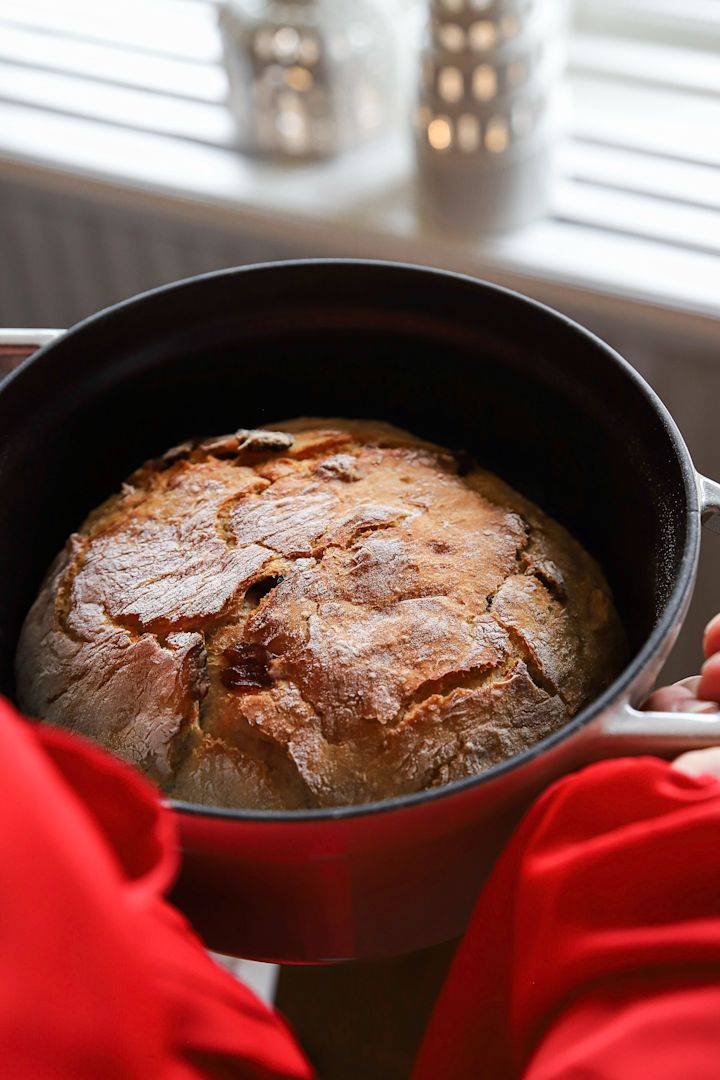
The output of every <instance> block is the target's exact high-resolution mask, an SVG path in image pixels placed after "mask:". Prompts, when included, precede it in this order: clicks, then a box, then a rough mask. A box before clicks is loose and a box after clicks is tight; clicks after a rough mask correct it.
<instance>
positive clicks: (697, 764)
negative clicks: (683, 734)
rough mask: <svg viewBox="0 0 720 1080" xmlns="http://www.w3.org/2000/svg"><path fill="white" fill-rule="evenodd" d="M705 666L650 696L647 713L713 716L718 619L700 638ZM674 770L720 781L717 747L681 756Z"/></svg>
mask: <svg viewBox="0 0 720 1080" xmlns="http://www.w3.org/2000/svg"><path fill="white" fill-rule="evenodd" d="M703 651H704V653H705V657H706V659H705V663H704V664H703V666H702V669H701V671H700V674H699V675H694V676H692V678H690V679H681V681H680V682H677V683H674V684H673V685H672V686H664V687H662V689H660V690H656V691H655V693H654V694H651V695H650V697H649V698H648V700H647V701H646V703H645V708H646V709H657V710H658V711H660V712H697V713H706V712H715V711H716V710H717V709H718V708H720V705H718V702H720V615H716V616H715V618H714V619H712V620H711V621H710V622H709V623H708V625H707V626H706V628H705V635H704V637H703ZM673 768H674V769H678V770H679V771H680V772H684V773H687V774H688V775H689V776H715V777H717V778H718V779H720V746H713V747H710V749H708V750H692V751H690V752H689V753H687V754H681V755H680V757H679V758H677V759H676V760H675V761H674V762H673Z"/></svg>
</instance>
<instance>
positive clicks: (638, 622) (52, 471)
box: [0, 263, 689, 693]
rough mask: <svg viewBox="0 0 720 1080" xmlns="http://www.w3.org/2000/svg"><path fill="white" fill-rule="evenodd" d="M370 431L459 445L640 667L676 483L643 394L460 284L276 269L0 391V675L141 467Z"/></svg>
mask: <svg viewBox="0 0 720 1080" xmlns="http://www.w3.org/2000/svg"><path fill="white" fill-rule="evenodd" d="M302 414H306V415H316V416H333V415H335V416H356V417H372V418H382V419H385V420H389V421H392V422H394V423H396V424H399V425H401V426H403V427H406V428H408V429H410V430H411V431H413V432H416V433H418V434H420V435H423V436H425V437H427V438H430V439H433V440H436V441H437V442H439V443H443V444H445V445H447V446H450V447H453V448H466V449H468V450H470V451H472V452H473V453H474V455H475V456H476V457H477V459H478V460H479V461H480V462H481V463H482V464H483V465H485V466H486V467H487V468H489V469H491V470H494V471H495V472H497V473H499V474H500V475H501V476H502V477H503V478H504V479H506V480H507V481H508V482H509V483H510V484H512V485H513V486H515V487H516V488H518V489H519V490H520V491H522V492H523V493H524V494H526V495H527V496H529V497H530V498H531V499H533V500H535V501H536V502H537V503H539V504H540V505H541V506H542V507H544V509H545V510H547V511H548V512H549V513H550V514H552V515H553V516H555V517H556V518H558V519H559V520H560V521H562V522H563V523H564V524H565V525H566V526H567V527H568V528H569V529H570V530H571V531H572V532H573V533H575V535H576V536H577V537H578V538H579V539H580V540H581V541H582V542H583V543H584V544H585V545H586V546H587V548H589V550H590V551H591V552H593V554H594V555H595V556H596V557H597V558H598V559H599V560H600V562H601V564H602V565H603V567H604V569H605V571H606V573H607V575H608V577H609V579H610V582H611V584H612V587H613V589H614V592H615V596H616V601H617V604H618V607H619V609H620V612H621V615H622V617H623V619H624V622H625V626H626V629H627V633H628V637H629V639H630V642H631V645H632V647H633V651H636V650H637V649H638V648H639V647H640V646H641V645H642V644H643V642H644V641H645V640H646V639H647V637H648V635H649V634H650V632H651V630H652V629H653V627H654V626H655V624H656V622H657V620H658V618H659V617H660V616H661V615H662V612H663V610H664V608H665V606H666V602H667V600H668V598H669V596H670V593H671V590H672V588H673V586H674V585H675V584H676V582H677V580H678V575H679V574H680V571H681V564H682V558H683V552H684V551H685V548H686V544H687V528H688V525H687V521H688V517H687V502H688V500H687V490H688V488H687V484H688V469H689V465H688V463H687V461H686V460H684V456H683V450H682V447H681V446H680V444H679V443H678V442H677V439H676V435H675V434H674V428H673V427H672V425H671V424H670V423H669V421H668V419H667V416H666V414H665V413H664V411H663V410H662V407H660V406H659V404H658V403H657V401H656V400H655V399H654V398H653V396H652V395H651V394H650V393H649V391H648V389H647V387H645V386H644V384H642V383H641V381H640V380H639V379H637V377H636V376H634V374H633V373H632V372H631V371H630V369H629V368H628V367H627V366H626V365H624V364H623V363H622V362H621V361H619V360H618V358H617V357H615V356H614V354H612V353H611V351H610V350H609V349H607V348H606V347H605V346H603V345H602V344H601V343H600V342H599V341H597V340H596V339H594V338H592V337H591V336H590V335H588V334H586V333H584V332H582V331H581V330H580V329H579V328H578V327H576V326H575V325H574V324H572V323H570V322H568V321H566V320H564V319H563V318H561V317H558V316H556V315H554V314H553V313H551V312H548V311H547V310H546V309H544V308H542V307H539V306H538V305H535V304H532V303H529V302H527V301H524V300H522V299H521V298H519V297H517V296H515V295H513V294H510V293H506V292H504V291H502V290H498V289H495V288H493V287H491V286H486V285H481V284H478V283H477V282H473V281H470V280H468V279H465V278H459V277H455V276H452V275H444V274H438V273H435V272H430V271H423V270H418V269H413V268H408V267H393V266H384V265H378V264H352V263H342V264H327V263H315V264H310V263H306V264H284V265H280V266H276V267H263V268H259V269H254V270H249V271H248V270H242V271H234V272H227V273H223V274H219V275H210V276H208V277H205V278H200V279H195V280H193V281H190V282H186V283H183V284H181V285H179V286H175V287H173V288H170V289H165V290H160V291H158V292H156V293H153V294H148V295H147V296H145V297H143V298H141V299H139V300H137V301H132V302H129V303H128V304H125V305H121V306H120V307H118V308H115V309H112V310H110V311H109V312H107V313H104V314H102V315H101V316H99V317H95V318H94V319H91V320H89V321H88V322H86V323H84V324H82V325H81V326H80V327H79V328H77V329H76V330H75V331H73V332H72V333H70V334H69V335H67V336H66V337H65V338H63V339H61V340H60V341H59V342H57V343H56V344H55V345H53V346H52V347H51V348H50V349H48V350H46V352H45V354H44V355H43V356H41V357H40V358H39V360H38V361H32V362H30V363H29V364H28V365H27V366H26V367H25V368H24V369H23V370H21V371H20V372H19V373H18V374H17V375H16V376H15V377H13V378H12V379H11V380H9V381H8V383H7V384H6V385H5V386H4V387H3V388H2V390H0V432H1V433H2V435H1V441H2V445H1V447H0V505H1V506H2V513H1V515H0V560H1V562H0V565H1V571H0V573H1V579H0V665H1V669H0V678H1V685H2V690H3V691H5V692H8V693H12V658H13V653H14V649H15V643H16V640H17V635H18V632H19V628H20V625H21V622H22V619H23V617H24V614H25V612H26V611H27V608H28V607H29V605H30V603H31V602H32V599H33V597H34V595H35V593H36V591H37V589H38V587H39V584H40V581H41V579H42V576H43V574H44V572H45V570H46V568H47V566H48V564H49V562H50V560H51V559H52V557H53V555H54V554H55V552H56V551H57V550H58V549H59V548H60V547H61V546H62V544H63V542H64V541H65V539H66V537H67V535H68V534H69V533H70V532H71V531H72V530H73V528H75V527H76V526H77V525H79V523H80V522H81V521H82V519H83V517H84V516H85V514H86V513H87V512H88V511H89V510H90V509H91V508H92V507H93V506H94V505H96V504H97V503H98V502H99V501H101V500H102V499H103V498H104V497H105V496H107V495H108V494H110V493H111V492H113V491H114V490H115V489H116V488H117V487H118V485H119V484H120V482H121V481H122V479H123V478H124V477H125V476H126V475H127V474H128V473H129V472H130V471H131V470H132V469H133V468H134V467H135V466H137V465H138V464H139V463H140V462H142V461H143V460H144V459H145V458H147V457H150V456H153V455H156V454H158V453H159V452H161V451H163V450H164V449H165V448H167V447H168V446H170V445H172V444H174V443H176V442H179V441H181V440H182V439H184V438H186V437H187V436H189V435H193V434H213V433H221V432H225V431H231V430H234V429H235V428H237V427H250V426H253V425H260V424H263V423H266V422H271V421H274V420H278V419H282V418H283V417H291V416H297V415H302Z"/></svg>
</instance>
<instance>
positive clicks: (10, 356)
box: [0, 329, 65, 379]
mask: <svg viewBox="0 0 720 1080" xmlns="http://www.w3.org/2000/svg"><path fill="white" fill-rule="evenodd" d="M64 333H65V331H64V330H2V329H0V379H2V378H3V377H4V376H5V375H9V374H10V372H11V371H12V370H13V368H16V367H17V366H18V364H20V363H22V361H23V360H25V359H26V358H27V357H28V356H30V355H31V354H32V353H34V352H37V350H38V349H41V348H42V347H43V345H49V344H50V342H51V341H54V340H55V338H57V337H60V335H61V334H64Z"/></svg>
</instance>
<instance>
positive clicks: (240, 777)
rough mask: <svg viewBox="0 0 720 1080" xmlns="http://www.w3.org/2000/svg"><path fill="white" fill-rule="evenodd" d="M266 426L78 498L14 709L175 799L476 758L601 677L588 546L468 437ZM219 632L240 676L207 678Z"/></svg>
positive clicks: (452, 769)
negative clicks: (485, 466) (470, 449)
mask: <svg viewBox="0 0 720 1080" xmlns="http://www.w3.org/2000/svg"><path fill="white" fill-rule="evenodd" d="M284 431H287V435H285V434H283V432H284ZM270 432H279V434H277V435H276V436H272V435H271V434H265V435H264V434H262V433H260V434H258V435H257V437H254V439H253V438H251V440H250V445H247V444H246V443H247V440H246V437H245V436H243V438H242V439H241V438H240V436H239V435H233V436H223V437H220V438H215V439H210V440H197V439H195V440H189V441H188V443H187V444H185V445H184V446H181V447H180V448H176V449H174V450H173V451H171V452H169V453H168V455H166V456H165V457H164V458H162V459H158V460H157V461H155V462H149V463H146V464H145V465H144V466H142V467H141V469H139V470H138V471H137V472H136V473H135V474H133V476H132V477H131V478H130V480H129V482H128V483H127V484H126V485H124V487H123V489H122V491H121V492H120V493H119V494H118V495H115V496H113V497H112V498H110V499H108V500H107V501H106V502H105V503H104V504H103V505H102V506H100V507H98V509H97V510H95V511H93V513H92V514H91V515H90V516H89V517H88V519H87V521H86V522H85V524H84V525H83V526H82V528H81V529H80V531H79V533H78V534H76V535H75V536H74V537H73V538H71V541H70V543H69V546H68V548H67V549H66V553H65V555H64V556H63V558H64V560H65V563H64V564H63V563H60V564H57V565H58V566H59V569H57V567H56V570H55V572H54V573H51V574H50V576H49V577H48V579H47V580H46V582H45V585H44V586H43V589H42V590H41V593H40V595H39V597H38V599H37V601H36V603H35V605H33V609H32V610H31V612H30V614H29V615H28V619H27V621H26V625H25V627H24V629H23V635H22V638H21V642H20V646H19V649H18V685H19V687H20V690H21V699H24V701H25V702H27V704H28V706H29V709H30V711H32V712H35V713H36V714H39V715H41V716H45V717H46V718H47V719H48V720H50V721H51V722H52V723H58V724H62V725H65V726H68V727H71V728H72V729H74V730H80V731H83V732H84V733H85V734H89V735H90V736H91V737H94V738H96V739H97V740H98V741H100V742H104V743H105V744H106V745H109V746H110V747H111V748H112V749H114V750H115V751H117V752H120V753H122V754H124V755H125V756H127V757H128V758H130V759H131V760H134V761H136V762H137V763H139V764H141V765H142V766H143V767H145V768H147V769H148V770H149V771H150V773H151V775H154V776H155V777H156V778H157V779H159V780H160V782H161V784H162V786H163V787H164V788H165V790H166V791H168V792H170V793H171V794H175V795H177V797H180V798H186V799H190V800H191V801H193V800H194V801H200V802H211V803H217V804H218V805H237V806H248V807H270V808H272V807H278V808H279V807H295V806H298V807H299V806H329V805H340V804H346V803H353V802H355V803H356V802H362V801H366V800H367V799H374V798H382V797H385V796H391V795H394V794H401V793H404V792H408V791H415V790H421V789H422V788H424V787H428V786H432V785H433V784H436V783H441V782H445V781H446V780H447V779H453V778H457V777H458V776H460V775H469V774H470V773H472V772H474V771H478V770H479V769H482V768H485V767H487V765H488V764H491V763H493V761H494V760H497V759H498V757H497V755H501V756H502V755H507V754H510V753H514V752H517V750H518V749H521V748H522V747H523V746H524V745H529V744H530V743H531V742H532V741H534V740H535V739H537V738H541V737H543V735H544V734H546V733H547V731H549V730H552V728H553V726H554V727H557V726H559V725H560V724H561V723H563V722H564V721H565V720H566V719H568V718H569V716H571V715H572V713H573V712H574V711H575V710H576V709H577V708H579V707H580V706H581V705H582V704H583V703H584V702H585V701H587V700H589V698H590V697H592V696H593V695H594V694H595V693H597V692H598V691H599V690H600V689H602V688H604V686H605V685H607V683H609V681H610V680H611V679H612V677H613V676H614V675H615V674H616V672H617V670H618V669H619V666H620V664H621V663H622V660H623V658H624V641H623V635H622V630H621V628H620V625H619V621H618V619H617V615H616V613H615V611H614V608H613V606H612V601H611V598H610V593H609V589H608V587H607V585H606V583H605V581H604V579H603V577H602V574H601V572H600V570H599V568H598V567H597V565H596V564H595V563H594V561H593V560H592V559H591V558H590V557H589V556H588V555H587V553H586V552H584V551H583V550H582V549H581V548H580V546H579V545H578V544H577V543H576V542H575V541H574V540H573V539H572V538H571V537H570V536H569V535H568V534H567V533H566V532H565V530H564V529H562V528H561V527H560V526H559V525H557V524H556V523H555V522H553V521H551V520H550V519H549V518H547V517H546V516H545V515H544V514H542V512H541V511H539V510H538V509H537V507H535V506H534V505H533V504H531V503H529V502H528V501H527V500H525V499H523V498H522V497H521V496H520V495H518V494H517V493H516V492H514V491H512V489H510V488H508V487H507V486H506V485H505V484H503V483H502V481H500V480H498V479H497V478H496V477H494V476H492V475H491V474H489V473H485V472H483V470H481V469H480V468H478V467H477V466H476V465H475V464H474V463H473V462H472V459H471V458H469V456H468V455H458V454H457V453H451V452H450V451H447V450H444V449H443V448H441V447H436V446H434V445H433V444H430V443H426V442H422V441H421V440H419V439H415V438H414V437H413V436H411V435H408V434H407V433H405V432H402V431H399V430H398V429H394V428H391V427H389V426H388V425H384V424H380V423H374V422H371V421H340V420H336V421H318V420H296V421H290V422H288V423H287V424H286V425H275V426H273V427H272V428H269V429H268V433H270ZM250 434H251V435H252V433H250ZM244 440H245V441H244ZM226 653H227V654H228V655H231V656H234V657H243V656H246V655H250V656H253V657H263V658H264V659H263V664H266V665H267V667H266V668H265V667H263V669H262V678H259V680H258V685H257V686H256V685H254V684H253V678H254V676H252V671H253V670H254V669H253V668H252V664H251V667H250V668H249V669H248V672H249V675H248V678H247V679H246V677H245V675H244V674H242V669H238V670H240V672H241V674H240V677H239V680H238V679H236V680H235V685H234V686H232V685H231V686H230V687H228V686H226V685H224V683H223V679H222V673H223V666H224V664H226V663H227V662H228V661H227V660H226V659H225V654H226ZM234 662H236V663H241V662H244V661H239V660H236V661H234ZM252 663H253V664H255V663H259V661H257V660H255V659H254V660H253V661H252ZM104 665H105V668H104ZM103 670H104V671H105V675H106V678H105V679H103V677H102V676H103ZM248 680H249V681H248ZM237 686H240V687H241V690H238V689H237ZM119 687H122V688H123V689H122V691H121V693H122V694H123V695H124V699H126V700H124V702H123V703H122V707H120V706H118V705H117V704H113V702H110V701H108V700H106V698H108V696H109V694H110V692H111V691H112V693H113V694H117V692H118V690H117V689H116V688H119ZM108 688H109V689H108ZM103 694H105V697H103ZM113 710H115V712H117V713H118V716H117V717H116V716H115V712H114V711H113Z"/></svg>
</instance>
